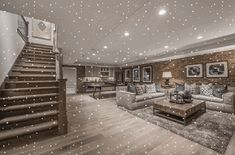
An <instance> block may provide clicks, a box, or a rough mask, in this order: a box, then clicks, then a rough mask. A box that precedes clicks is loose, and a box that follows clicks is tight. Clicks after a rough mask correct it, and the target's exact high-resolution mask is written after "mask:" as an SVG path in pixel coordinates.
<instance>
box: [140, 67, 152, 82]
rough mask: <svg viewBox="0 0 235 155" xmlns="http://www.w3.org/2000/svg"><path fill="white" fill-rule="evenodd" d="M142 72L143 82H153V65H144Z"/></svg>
mask: <svg viewBox="0 0 235 155" xmlns="http://www.w3.org/2000/svg"><path fill="white" fill-rule="evenodd" d="M142 74H143V75H142V80H143V82H152V74H153V73H152V66H148V67H143V68H142Z"/></svg>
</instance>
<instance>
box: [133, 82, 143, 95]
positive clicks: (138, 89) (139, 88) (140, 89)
mask: <svg viewBox="0 0 235 155" xmlns="http://www.w3.org/2000/svg"><path fill="white" fill-rule="evenodd" d="M135 88H136V95H142V94H144V90H143V88H142V86H141V85H139V84H137V85H136V87H135Z"/></svg>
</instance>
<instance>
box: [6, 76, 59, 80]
mask: <svg viewBox="0 0 235 155" xmlns="http://www.w3.org/2000/svg"><path fill="white" fill-rule="evenodd" d="M9 79H10V80H16V81H41V80H42V81H43V80H44V81H49V80H51V81H53V80H56V78H55V77H15V76H14V77H12V76H10V77H9Z"/></svg>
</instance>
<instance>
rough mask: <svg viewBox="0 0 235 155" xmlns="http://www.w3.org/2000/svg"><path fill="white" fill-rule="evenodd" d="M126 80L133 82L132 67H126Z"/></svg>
mask: <svg viewBox="0 0 235 155" xmlns="http://www.w3.org/2000/svg"><path fill="white" fill-rule="evenodd" d="M125 82H131V69H125Z"/></svg>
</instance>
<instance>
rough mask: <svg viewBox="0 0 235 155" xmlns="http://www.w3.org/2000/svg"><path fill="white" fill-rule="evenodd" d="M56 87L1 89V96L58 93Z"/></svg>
mask: <svg viewBox="0 0 235 155" xmlns="http://www.w3.org/2000/svg"><path fill="white" fill-rule="evenodd" d="M58 91H59V90H58V88H54V89H42V90H31V91H30V90H25V91H2V93H1V94H2V97H12V96H22V95H37V94H50V93H58Z"/></svg>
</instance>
